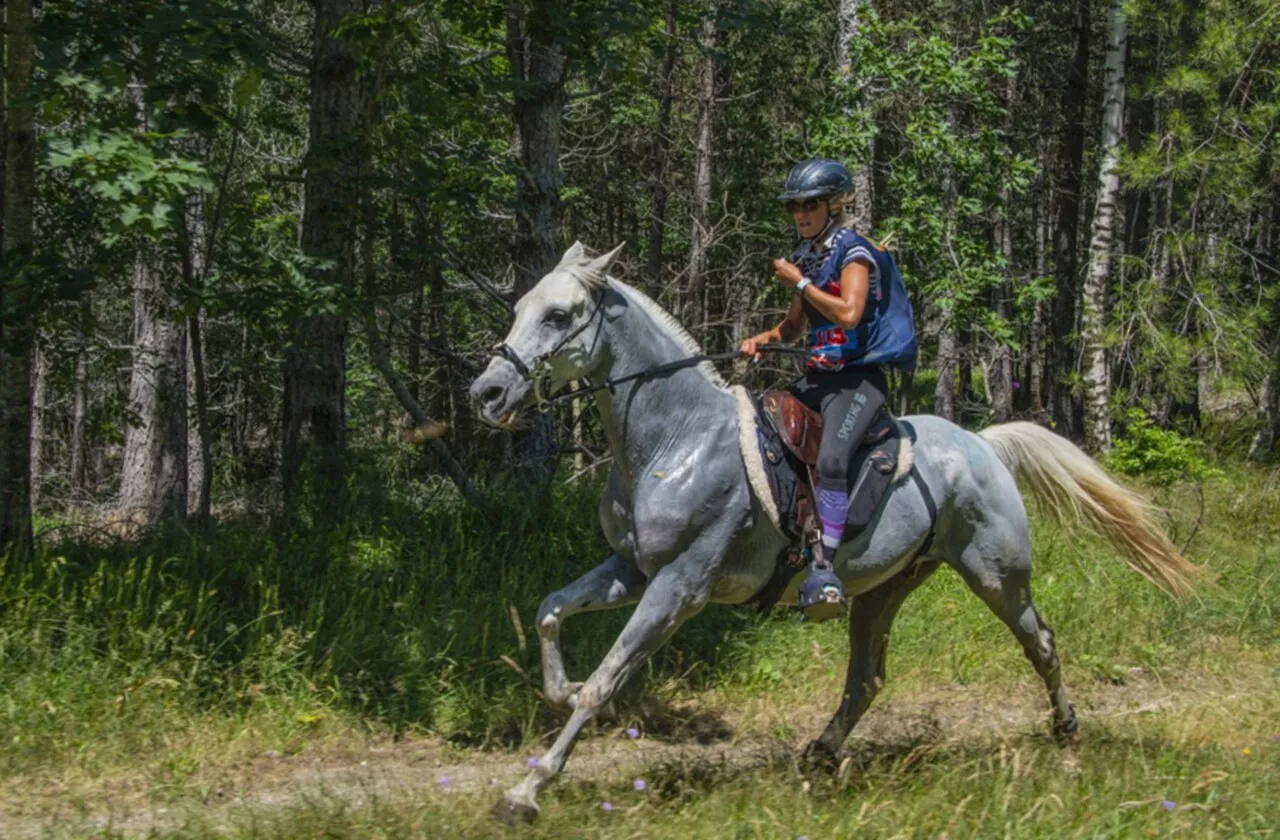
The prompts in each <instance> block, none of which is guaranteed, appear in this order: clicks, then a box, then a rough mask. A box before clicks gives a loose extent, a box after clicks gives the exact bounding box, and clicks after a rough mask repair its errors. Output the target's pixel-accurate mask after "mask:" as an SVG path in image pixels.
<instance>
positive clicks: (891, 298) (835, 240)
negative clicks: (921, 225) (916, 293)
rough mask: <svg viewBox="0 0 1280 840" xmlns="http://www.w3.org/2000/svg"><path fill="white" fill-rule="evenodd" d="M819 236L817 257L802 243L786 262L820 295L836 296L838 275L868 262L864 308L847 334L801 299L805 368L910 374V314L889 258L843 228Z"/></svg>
mask: <svg viewBox="0 0 1280 840" xmlns="http://www.w3.org/2000/svg"><path fill="white" fill-rule="evenodd" d="M823 238H824V239H825V242H826V251H824V252H823V253H821V254H819V253H817V252H816V249H814V247H813V243H812V242H809V241H806V242H805V243H803V244H802V245H801V246H800V247H799V248H798V249H797V250H796V252H795V254H794V255H793V256H792V262H795V263H796V264H797V265H799V266H800V271H801V272H802V273H803V274H804V276H805V277H808V278H809V279H810V280H812V281H813V285H815V286H817V287H818V288H819V289H822V291H824V292H826V293H827V294H830V295H834V296H836V297H840V272H841V271H842V270H843V269H844V268H845V266H847V265H848V264H849V263H851V262H853V261H855V260H859V259H860V260H864V261H867V262H870V263H871V264H872V268H871V270H870V271H869V274H870V278H869V280H870V282H869V288H868V296H867V305H866V306H865V307H864V308H863V310H862V320H861V321H860V322H859V323H858V326H857V327H855V328H854V329H853V330H845V329H843V328H841V327H840V326H838V325H836V324H835V323H834V322H833V321H831V320H830V319H829V318H827V317H826V316H825V315H823V314H822V313H821V312H819V311H818V310H817V309H816V308H815V307H814V306H813V305H812V304H810V303H809V302H808V301H807V300H806V301H804V311H805V315H807V316H808V318H809V360H808V367H809V369H810V370H828V371H836V370H841V369H843V368H845V367H846V366H858V365H889V366H893V367H898V368H901V369H902V370H904V371H911V370H914V369H915V362H916V324H915V314H914V313H913V312H912V311H911V301H910V299H909V298H908V297H907V287H906V286H905V285H903V282H902V274H901V273H900V272H899V271H898V264H897V263H896V262H895V261H894V259H893V255H892V254H890V253H889V252H888V251H884V250H881V249H879V248H877V247H876V246H874V245H872V244H871V243H870V242H869V241H867V240H866V239H865V238H863V237H862V236H859V235H858V234H856V233H854V232H853V231H851V230H846V229H844V228H836V229H835V230H833V231H831V232H829V233H827V232H824V234H823Z"/></svg>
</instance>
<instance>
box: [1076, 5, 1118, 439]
mask: <svg viewBox="0 0 1280 840" xmlns="http://www.w3.org/2000/svg"><path fill="white" fill-rule="evenodd" d="M1128 37H1129V28H1128V21H1127V20H1126V19H1125V11H1124V3H1123V0H1111V7H1110V11H1109V13H1108V16H1107V64H1106V74H1105V77H1104V81H1103V94H1102V95H1103V105H1102V168H1101V171H1100V173H1099V176H1098V198H1097V203H1096V205H1095V206H1094V212H1093V232H1092V236H1091V238H1090V244H1089V275H1088V278H1087V279H1086V280H1085V285H1084V295H1083V303H1084V310H1083V313H1082V315H1081V319H1080V326H1081V329H1080V337H1081V340H1082V343H1083V345H1084V364H1083V370H1082V371H1081V372H1082V374H1083V377H1084V391H1085V394H1084V418H1085V423H1084V433H1085V442H1086V443H1087V444H1088V446H1089V447H1090V448H1091V449H1093V450H1094V451H1099V452H1102V451H1106V450H1108V449H1110V448H1111V416H1110V413H1109V406H1108V403H1109V402H1110V397H1111V381H1110V376H1109V368H1108V364H1107V349H1106V339H1105V331H1106V325H1107V323H1106V322H1107V292H1108V287H1109V284H1110V280H1111V245H1112V241H1113V239H1114V236H1115V223H1116V208H1117V202H1118V199H1119V196H1120V175H1119V173H1118V172H1117V171H1116V168H1117V167H1118V166H1119V163H1120V143H1121V140H1122V139H1123V134H1124V126H1123V122H1124V76H1125V72H1124V71H1125V49H1126V47H1127V45H1128Z"/></svg>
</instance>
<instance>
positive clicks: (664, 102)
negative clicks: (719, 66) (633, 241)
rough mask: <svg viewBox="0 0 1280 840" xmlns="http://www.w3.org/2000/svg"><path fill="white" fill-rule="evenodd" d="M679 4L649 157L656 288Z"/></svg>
mask: <svg viewBox="0 0 1280 840" xmlns="http://www.w3.org/2000/svg"><path fill="white" fill-rule="evenodd" d="M679 8H680V7H679V3H678V2H673V3H672V4H671V8H670V9H669V10H668V11H667V28H666V37H667V45H666V52H665V53H664V55H663V57H662V78H661V79H660V80H659V82H658V84H659V85H660V88H659V91H660V92H659V94H658V130H657V134H656V135H655V136H654V138H653V155H652V158H651V160H650V170H649V171H650V175H651V177H652V178H653V182H652V184H653V185H652V188H651V190H650V193H649V244H648V249H647V253H646V256H647V260H646V265H645V274H646V276H648V278H649V283H650V284H652V285H653V287H654V288H655V289H656V288H657V287H658V284H659V283H660V282H661V281H662V245H663V240H664V236H663V234H664V233H665V232H666V218H667V194H668V193H667V170H668V168H669V167H670V162H671V103H672V101H673V100H674V98H675V76H676V57H677V55H678V54H679V50H680V43H679V41H678V40H677V32H676V13H677V12H678V11H679Z"/></svg>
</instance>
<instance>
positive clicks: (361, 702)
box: [0, 468, 1280, 840]
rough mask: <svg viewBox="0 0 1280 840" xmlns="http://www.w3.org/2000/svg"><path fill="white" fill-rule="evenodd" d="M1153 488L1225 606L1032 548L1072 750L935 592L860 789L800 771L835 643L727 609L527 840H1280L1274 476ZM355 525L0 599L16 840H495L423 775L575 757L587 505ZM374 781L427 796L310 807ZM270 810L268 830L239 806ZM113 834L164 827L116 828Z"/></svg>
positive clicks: (903, 662) (925, 603)
mask: <svg viewBox="0 0 1280 840" xmlns="http://www.w3.org/2000/svg"><path fill="white" fill-rule="evenodd" d="M1146 490H1147V492H1148V493H1149V494H1150V495H1154V496H1155V497H1156V499H1157V500H1158V501H1159V502H1160V503H1161V504H1163V505H1165V506H1166V507H1168V509H1169V510H1170V515H1169V519H1168V521H1167V523H1166V524H1167V527H1168V529H1169V531H1170V532H1171V534H1173V535H1174V537H1175V539H1176V540H1177V541H1178V542H1179V544H1187V545H1188V549H1187V553H1188V555H1189V557H1191V559H1192V560H1194V561H1195V562H1197V563H1200V564H1202V565H1204V566H1206V567H1207V568H1208V569H1209V570H1211V572H1212V573H1213V576H1214V578H1215V583H1214V584H1213V585H1211V586H1207V587H1205V588H1204V590H1203V591H1202V592H1201V593H1200V594H1199V596H1198V597H1197V598H1196V599H1194V600H1192V601H1190V602H1187V603H1177V602H1174V601H1172V600H1170V599H1169V598H1167V597H1165V596H1163V595H1161V594H1160V593H1159V592H1157V591H1156V590H1155V589H1154V588H1152V587H1151V586H1150V585H1148V584H1147V583H1146V582H1145V581H1143V580H1142V579H1141V578H1139V577H1138V576H1136V575H1134V574H1133V573H1131V572H1129V571H1128V570H1127V569H1126V568H1125V567H1124V566H1123V565H1122V564H1121V563H1120V562H1119V561H1118V560H1117V559H1116V558H1114V557H1113V556H1111V554H1110V553H1109V551H1108V550H1107V549H1105V548H1104V547H1103V546H1102V544H1101V543H1100V542H1099V541H1097V540H1096V539H1094V538H1092V537H1087V536H1084V535H1080V534H1075V533H1072V532H1069V531H1064V530H1062V529H1060V528H1058V527H1057V526H1054V525H1052V524H1050V523H1049V522H1048V521H1047V519H1046V518H1045V517H1040V516H1036V517H1035V520H1034V525H1033V539H1034V548H1035V562H1036V573H1035V577H1034V586H1035V595H1036V598H1037V602H1038V605H1039V607H1040V611H1041V612H1042V613H1043V615H1044V617H1045V618H1046V620H1047V621H1048V622H1049V623H1050V625H1051V626H1052V627H1053V629H1054V631H1055V633H1056V634H1057V640H1058V644H1059V649H1060V652H1061V654H1062V657H1063V660H1064V667H1065V673H1066V677H1067V683H1068V687H1069V690H1070V692H1071V694H1072V698H1073V702H1075V704H1076V708H1077V711H1078V712H1079V715H1080V725H1081V733H1080V735H1079V737H1078V739H1077V742H1076V744H1075V745H1074V746H1073V747H1071V748H1069V749H1067V750H1062V749H1059V748H1058V747H1057V746H1055V745H1054V744H1053V743H1052V741H1051V740H1050V739H1049V738H1048V725H1047V704H1046V703H1045V700H1044V697H1043V692H1042V689H1041V687H1040V684H1039V681H1038V679H1037V678H1036V677H1035V675H1034V673H1033V672H1032V670H1031V668H1030V666H1029V665H1028V664H1027V663H1026V662H1025V661H1024V660H1023V658H1022V655H1021V651H1020V649H1019V648H1018V646H1017V645H1016V643H1015V642H1014V640H1013V639H1012V637H1011V636H1010V634H1009V633H1008V631H1007V630H1006V629H1005V628H1004V627H1003V625H1001V624H999V622H997V621H996V620H995V618H994V617H993V616H991V615H990V614H988V613H987V612H986V611H985V608H984V607H983V606H982V605H981V604H980V603H979V602H978V601H977V600H976V599H975V598H974V597H973V596H972V595H971V594H970V593H969V592H968V591H967V590H966V589H965V588H964V587H963V585H961V584H960V582H959V580H958V578H957V577H956V576H955V575H954V574H953V573H951V572H949V571H948V570H942V571H940V572H939V573H938V574H936V575H935V576H934V578H933V579H932V580H931V581H930V582H929V583H928V584H926V585H925V586H924V587H922V589H921V590H920V591H919V592H918V593H917V594H916V595H915V596H913V597H912V599H911V600H910V601H908V602H907V605H906V606H905V608H904V609H903V612H902V614H901V616H900V618H899V620H898V623H897V625H896V627H895V633H894V637H893V641H892V643H891V648H890V659H889V676H888V684H887V686H886V689H885V691H884V692H883V693H882V694H881V696H880V698H879V699H878V700H877V702H876V705H875V707H874V708H873V713H872V714H871V715H869V716H868V720H867V721H865V722H864V725H862V726H860V727H859V729H857V730H855V733H854V737H853V738H852V739H851V741H850V744H849V747H848V749H847V755H848V759H849V760H848V761H847V762H846V763H845V765H844V766H843V767H842V769H841V770H840V771H838V772H823V773H813V772H811V773H809V774H808V775H801V774H800V773H799V772H798V769H797V768H796V767H795V766H794V764H793V763H792V761H791V760H790V758H789V756H790V755H791V754H792V751H793V749H794V748H796V747H798V746H800V745H802V744H803V743H804V741H805V740H807V739H808V738H809V737H812V736H813V735H815V734H816V733H817V731H819V730H820V728H821V727H822V726H823V725H824V724H825V722H826V718H827V717H828V716H829V714H830V713H831V711H832V710H833V708H834V704H835V703H836V701H837V699H838V693H839V687H840V685H841V683H842V680H843V671H844V664H845V652H846V648H847V645H846V642H845V639H844V628H843V627H842V626H837V625H835V624H830V625H823V626H816V627H815V626H806V625H801V624H798V623H797V622H795V621H794V620H793V619H792V618H791V617H790V616H787V615H786V614H785V613H783V612H781V611H780V612H779V613H777V614H776V615H775V616H774V617H772V618H768V619H760V618H757V617H755V616H753V615H751V614H750V613H748V612H746V611H740V610H729V609H724V608H713V609H710V610H708V611H707V612H706V613H704V614H703V615H702V616H699V617H698V618H697V619H695V620H694V621H693V622H691V624H690V625H689V626H688V627H686V628H684V629H683V630H682V631H681V633H680V634H679V635H678V636H677V637H676V639H675V640H674V641H673V643H672V644H671V645H670V646H669V647H668V648H667V649H666V650H664V651H663V652H662V654H661V655H660V656H658V657H657V658H656V659H655V660H654V661H653V662H652V663H651V664H650V666H648V667H647V669H646V670H645V671H644V673H643V675H642V678H641V679H640V680H638V681H637V683H636V684H635V685H633V686H629V687H628V689H627V690H626V691H625V692H624V696H623V697H622V699H621V702H620V704H619V708H620V714H621V715H622V720H621V721H620V722H619V723H618V724H616V725H611V726H602V727H601V728H600V729H599V730H598V731H597V732H596V733H595V734H594V735H593V737H592V738H590V739H588V742H587V744H586V745H585V746H584V747H583V749H582V751H581V754H580V755H575V759H574V760H571V763H570V764H571V768H572V766H573V764H574V761H579V762H580V763H581V765H582V766H583V767H584V768H586V769H588V770H589V769H590V768H591V767H592V766H593V765H592V763H591V762H592V761H595V760H599V759H600V758H601V757H602V756H604V757H607V756H612V758H611V759H610V762H609V764H608V770H607V772H606V771H602V772H600V773H590V772H587V773H578V774H574V773H571V774H570V777H569V778H568V779H566V781H565V782H564V783H562V784H559V785H558V786H556V787H554V788H552V789H551V790H549V791H548V792H547V793H546V794H544V795H543V797H542V801H543V807H544V812H543V815H542V818H541V819H540V821H539V822H538V824H537V825H535V826H529V827H523V828H521V829H518V830H516V831H514V832H509V836H520V837H531V838H532V837H653V836H668V837H717V838H719V837H724V838H755V837H768V838H797V837H801V836H807V837H809V838H814V839H815V840H816V838H820V837H821V838H827V837H848V836H855V835H856V836H869V837H890V836H901V837H917V836H919V837H923V836H929V837H938V836H944V835H945V836H947V837H951V838H957V837H997V836H1000V837H1003V836H1017V837H1140V836H1154V837H1166V836H1185V837H1236V836H1250V837H1267V836H1276V835H1277V834H1280V828H1277V825H1280V805H1277V802H1280V658H1278V656H1277V654H1278V650H1280V649H1278V648H1277V641H1278V640H1280V626H1278V624H1277V615H1276V613H1277V610H1278V609H1280V578H1278V575H1277V572H1280V539H1278V538H1280V476H1278V475H1277V473H1276V472H1274V471H1272V472H1267V471H1262V470H1256V469H1246V468H1233V469H1231V470H1230V471H1229V472H1228V474H1227V475H1225V476H1223V477H1220V478H1215V479H1212V480H1210V481H1208V482H1207V483H1206V484H1205V485H1204V487H1203V488H1202V490H1201V489H1200V488H1197V487H1195V486H1190V485H1178V486H1170V487H1148V488H1146ZM398 499H399V500H398ZM360 502H361V503H360V504H359V505H358V506H357V509H360V510H369V511H373V510H376V511H379V515H378V516H376V517H375V516H373V515H371V514H366V515H365V516H364V517H363V518H355V519H352V520H351V521H349V522H346V523H344V524H341V525H339V526H336V527H330V528H327V529H326V528H320V527H314V528H301V529H293V530H290V531H283V530H280V531H273V530H271V529H270V528H268V527H266V526H264V525H261V524H256V523H251V522H231V523H227V524H224V525H221V526H219V527H218V528H217V529H216V530H213V531H210V532H207V533H202V534H188V533H171V534H167V535H154V536H151V537H148V538H147V539H146V540H145V541H142V542H128V541H120V540H116V539H109V538H105V537H101V536H98V537H94V536H93V535H92V534H88V535H86V534H84V533H81V536H80V537H79V538H77V539H71V538H70V536H71V535H72V534H74V533H77V532H76V531H74V530H73V529H70V528H67V529H64V530H63V531H60V532H59V533H62V534H64V538H63V539H61V540H60V541H55V540H46V541H45V542H44V544H43V545H44V549H43V552H42V554H41V557H40V558H39V561H38V562H37V563H36V564H35V565H33V566H32V567H20V568H19V567H7V568H4V569H2V570H0V739H3V743H4V745H5V748H4V750H2V751H0V835H2V836H5V837H9V836H101V837H116V836H135V835H136V834H139V833H142V834H145V833H146V832H148V831H153V835H154V836H174V837H264V838H266V837H273V838H274V837H298V838H304V837H307V838H309V837H335V838H346V837H352V838H355V837H490V836H501V835H502V834H503V832H501V831H500V830H499V829H498V828H496V827H495V826H493V825H491V824H490V823H489V822H488V820H487V819H486V818H485V811H486V809H487V808H488V806H489V805H490V804H491V802H492V800H493V798H494V797H495V795H496V791H497V790H498V789H500V787H495V786H492V785H488V784H485V783H484V782H483V781H476V782H474V783H470V784H464V783H463V782H462V781H459V782H458V783H457V784H453V783H451V782H449V780H446V782H447V783H445V784H442V783H440V781H439V776H440V775H443V774H445V771H443V770H442V771H437V770H436V769H435V768H436V767H443V768H468V767H474V768H479V769H478V770H477V771H476V773H475V774H474V775H476V776H477V778H479V777H480V776H485V775H491V776H493V777H498V778H499V779H501V778H506V777H510V775H511V774H512V773H514V772H515V771H517V770H518V769H519V768H520V767H521V766H522V764H523V762H524V759H525V757H527V756H528V755H534V754H536V753H537V752H538V750H539V748H540V745H543V744H545V743H547V739H548V736H549V735H551V734H552V733H553V732H554V731H555V727H556V726H557V725H558V723H559V720H560V719H559V718H558V717H557V716H555V715H553V714H551V713H549V712H547V711H546V710H544V709H543V708H542V706H541V705H540V703H539V700H538V697H537V691H536V689H537V688H538V686H539V682H538V674H537V651H536V643H535V641H534V639H533V638H532V635H533V630H532V626H531V620H532V616H533V612H534V610H535V609H536V606H537V603H538V602H539V601H540V600H541V598H542V596H543V595H544V594H545V593H546V592H548V591H550V590H551V589H553V588H555V587H557V586H559V585H561V584H563V583H564V582H566V581H568V580H569V579H571V578H572V577H573V576H575V575H576V574H578V573H580V572H581V571H583V570H585V569H586V568H588V567H590V566H591V565H593V564H594V563H595V562H598V561H599V559H601V557H603V555H604V553H605V548H604V546H603V544H602V541H601V538H600V535H599V534H598V528H597V526H596V522H595V516H594V507H595V496H594V492H593V491H592V490H591V489H590V488H579V487H570V488H561V489H559V490H558V491H557V496H556V498H554V499H551V500H514V501H509V502H508V503H507V504H505V505H503V506H502V507H497V508H494V509H492V510H469V511H459V510H449V509H447V508H446V507H443V506H441V505H438V504H437V505H434V506H431V507H430V508H424V509H419V508H417V507H415V506H414V505H413V504H411V503H408V502H405V501H403V498H400V497H395V496H393V495H390V494H389V495H386V496H376V495H375V496H370V497H368V498H364V499H361V500H360ZM624 620H625V614H617V615H597V616H585V617H581V618H576V619H574V620H573V621H572V622H571V623H570V624H569V625H568V627H567V629H566V642H567V644H568V647H567V654H568V657H569V661H570V667H571V668H572V669H573V670H574V671H575V672H576V673H579V674H581V673H585V671H586V670H587V669H588V667H589V666H590V665H591V664H592V663H594V662H595V661H596V660H597V659H598V658H599V656H600V655H602V653H603V652H604V650H605V649H606V647H607V646H608V644H609V643H610V642H611V641H612V638H613V635H614V634H615V633H616V632H617V630H618V629H619V628H620V626H621V623H622V622H623V621H624ZM522 639H523V640H524V642H523V643H522ZM624 727H635V728H636V729H638V730H639V731H640V733H641V737H640V738H639V739H636V740H634V741H633V740H631V739H629V738H627V737H625V736H624V735H621V734H620V733H621V731H622V729H623V728H624ZM708 744H709V745H710V747H709V749H710V751H709V752H706V751H704V752H699V751H698V750H697V749H685V747H698V748H699V749H701V748H702V747H706V746H707V745H708ZM761 745H764V747H761ZM641 746H644V747H646V748H647V749H648V751H647V752H646V751H645V750H638V751H636V752H635V753H634V755H633V754H631V753H629V752H628V751H630V750H633V749H636V748H638V747H641ZM361 762H364V763H365V764H367V765H369V766H370V768H377V767H381V768H383V769H384V770H389V771H391V772H393V774H394V772H395V771H396V770H397V768H399V769H400V770H401V771H402V772H401V777H402V778H403V779H411V780H413V785H417V787H414V786H413V785H408V784H407V783H406V785H407V787H408V790H398V791H391V790H389V789H383V788H380V787H379V786H378V785H370V786H369V788H368V789H367V790H365V791H364V793H363V794H362V795H361V796H358V797H352V796H345V795H326V794H325V793H324V791H323V790H322V789H321V790H320V792H319V793H315V792H314V790H313V791H312V793H311V794H308V795H304V793H305V791H303V789H302V788H299V787H298V786H297V784H296V776H297V773H299V772H301V771H302V769H304V768H310V770H309V771H308V772H312V771H314V770H315V769H316V768H321V769H326V768H330V769H331V768H359V767H361V766H362V764H361ZM291 774H292V775H291ZM415 774H416V775H415ZM291 779H292V780H293V781H290V780H291ZM637 779H641V780H643V782H644V785H643V786H644V788H645V789H644V790H637V789H636V787H637V785H636V780H637ZM291 786H292V787H291ZM402 787H403V786H402ZM268 788H270V789H272V790H277V789H278V790H279V791H280V795H278V796H275V798H274V799H271V801H270V803H269V804H267V805H264V804H263V801H265V800H258V801H257V804H256V805H255V806H254V807H252V808H251V807H249V806H248V805H244V804H237V797H238V796H240V795H241V794H243V793H245V792H247V791H253V790H255V789H259V790H265V789H268ZM291 790H292V791H294V794H293V795H290V793H289V791H291ZM606 803H607V804H608V806H610V807H609V808H606V807H605V804H606ZM130 809H131V810H130ZM126 810H130V812H131V813H134V814H137V813H138V812H139V811H145V812H146V813H149V814H152V815H153V816H154V815H155V814H164V815H165V816H164V817H163V818H155V819H152V821H151V822H148V821H147V820H146V819H142V820H138V819H134V820H133V821H132V822H130V821H129V820H127V819H116V818H115V816H114V815H118V814H122V813H124V812H125V811H126Z"/></svg>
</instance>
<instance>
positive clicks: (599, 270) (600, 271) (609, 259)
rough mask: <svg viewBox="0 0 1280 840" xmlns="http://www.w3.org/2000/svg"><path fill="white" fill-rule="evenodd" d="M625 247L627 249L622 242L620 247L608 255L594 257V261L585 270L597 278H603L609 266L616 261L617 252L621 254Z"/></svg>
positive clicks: (625, 244)
mask: <svg viewBox="0 0 1280 840" xmlns="http://www.w3.org/2000/svg"><path fill="white" fill-rule="evenodd" d="M625 247H627V243H625V242H623V243H622V244H621V245H619V246H618V247H617V248H614V249H613V250H612V251H610V252H609V253H607V254H601V255H600V256H598V257H596V258H595V259H594V260H592V261H591V262H590V263H588V264H587V270H588V271H590V272H591V273H592V274H595V275H597V276H599V277H603V276H604V273H605V272H606V271H608V270H609V266H610V265H612V264H613V261H614V260H615V259H617V257H618V254H619V252H621V251H622V249H623V248H625Z"/></svg>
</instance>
